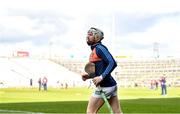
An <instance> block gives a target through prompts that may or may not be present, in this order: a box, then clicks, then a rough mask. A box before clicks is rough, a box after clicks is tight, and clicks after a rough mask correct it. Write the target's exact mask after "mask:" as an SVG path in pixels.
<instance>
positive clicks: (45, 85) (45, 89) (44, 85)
mask: <svg viewBox="0 0 180 114" xmlns="http://www.w3.org/2000/svg"><path fill="white" fill-rule="evenodd" d="M42 81H43V87H44V91H47V82H48V80H47V78H46V77H44V78H43V80H42Z"/></svg>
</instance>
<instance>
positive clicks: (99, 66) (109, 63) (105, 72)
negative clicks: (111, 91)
mask: <svg viewBox="0 0 180 114" xmlns="http://www.w3.org/2000/svg"><path fill="white" fill-rule="evenodd" d="M91 50H92V53H91V55H90V57H89V61H90V62H93V63H95V74H96V76H102V77H103V80H102V81H101V82H100V86H101V87H111V86H115V85H116V81H115V80H114V78H113V77H112V76H111V72H112V71H113V70H114V69H115V68H116V66H117V63H116V61H115V60H114V58H113V56H112V55H111V53H110V52H109V51H108V49H107V47H106V46H104V45H103V44H102V43H101V42H99V43H96V44H94V45H92V46H91Z"/></svg>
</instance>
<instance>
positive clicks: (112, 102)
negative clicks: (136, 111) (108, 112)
mask: <svg viewBox="0 0 180 114" xmlns="http://www.w3.org/2000/svg"><path fill="white" fill-rule="evenodd" d="M109 104H110V105H111V107H112V110H113V112H114V113H115V114H121V113H122V110H121V108H120V103H119V101H118V97H117V96H113V97H111V98H110V99H109Z"/></svg>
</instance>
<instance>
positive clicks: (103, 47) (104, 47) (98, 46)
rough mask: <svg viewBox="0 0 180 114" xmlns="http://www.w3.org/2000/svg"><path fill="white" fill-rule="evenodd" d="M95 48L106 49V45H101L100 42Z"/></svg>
mask: <svg viewBox="0 0 180 114" xmlns="http://www.w3.org/2000/svg"><path fill="white" fill-rule="evenodd" d="M96 50H101V51H102V50H108V49H107V47H106V46H105V45H103V44H102V43H98V44H97V45H96Z"/></svg>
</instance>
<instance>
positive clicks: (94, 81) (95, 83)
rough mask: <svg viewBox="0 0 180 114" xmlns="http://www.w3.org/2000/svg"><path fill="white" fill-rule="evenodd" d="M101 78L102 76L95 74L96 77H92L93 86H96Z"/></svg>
mask: <svg viewBox="0 0 180 114" xmlns="http://www.w3.org/2000/svg"><path fill="white" fill-rule="evenodd" d="M102 80H103V78H102V76H97V77H94V78H93V80H92V81H93V83H94V85H95V86H98V85H99V83H100V82H101V81H102Z"/></svg>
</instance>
